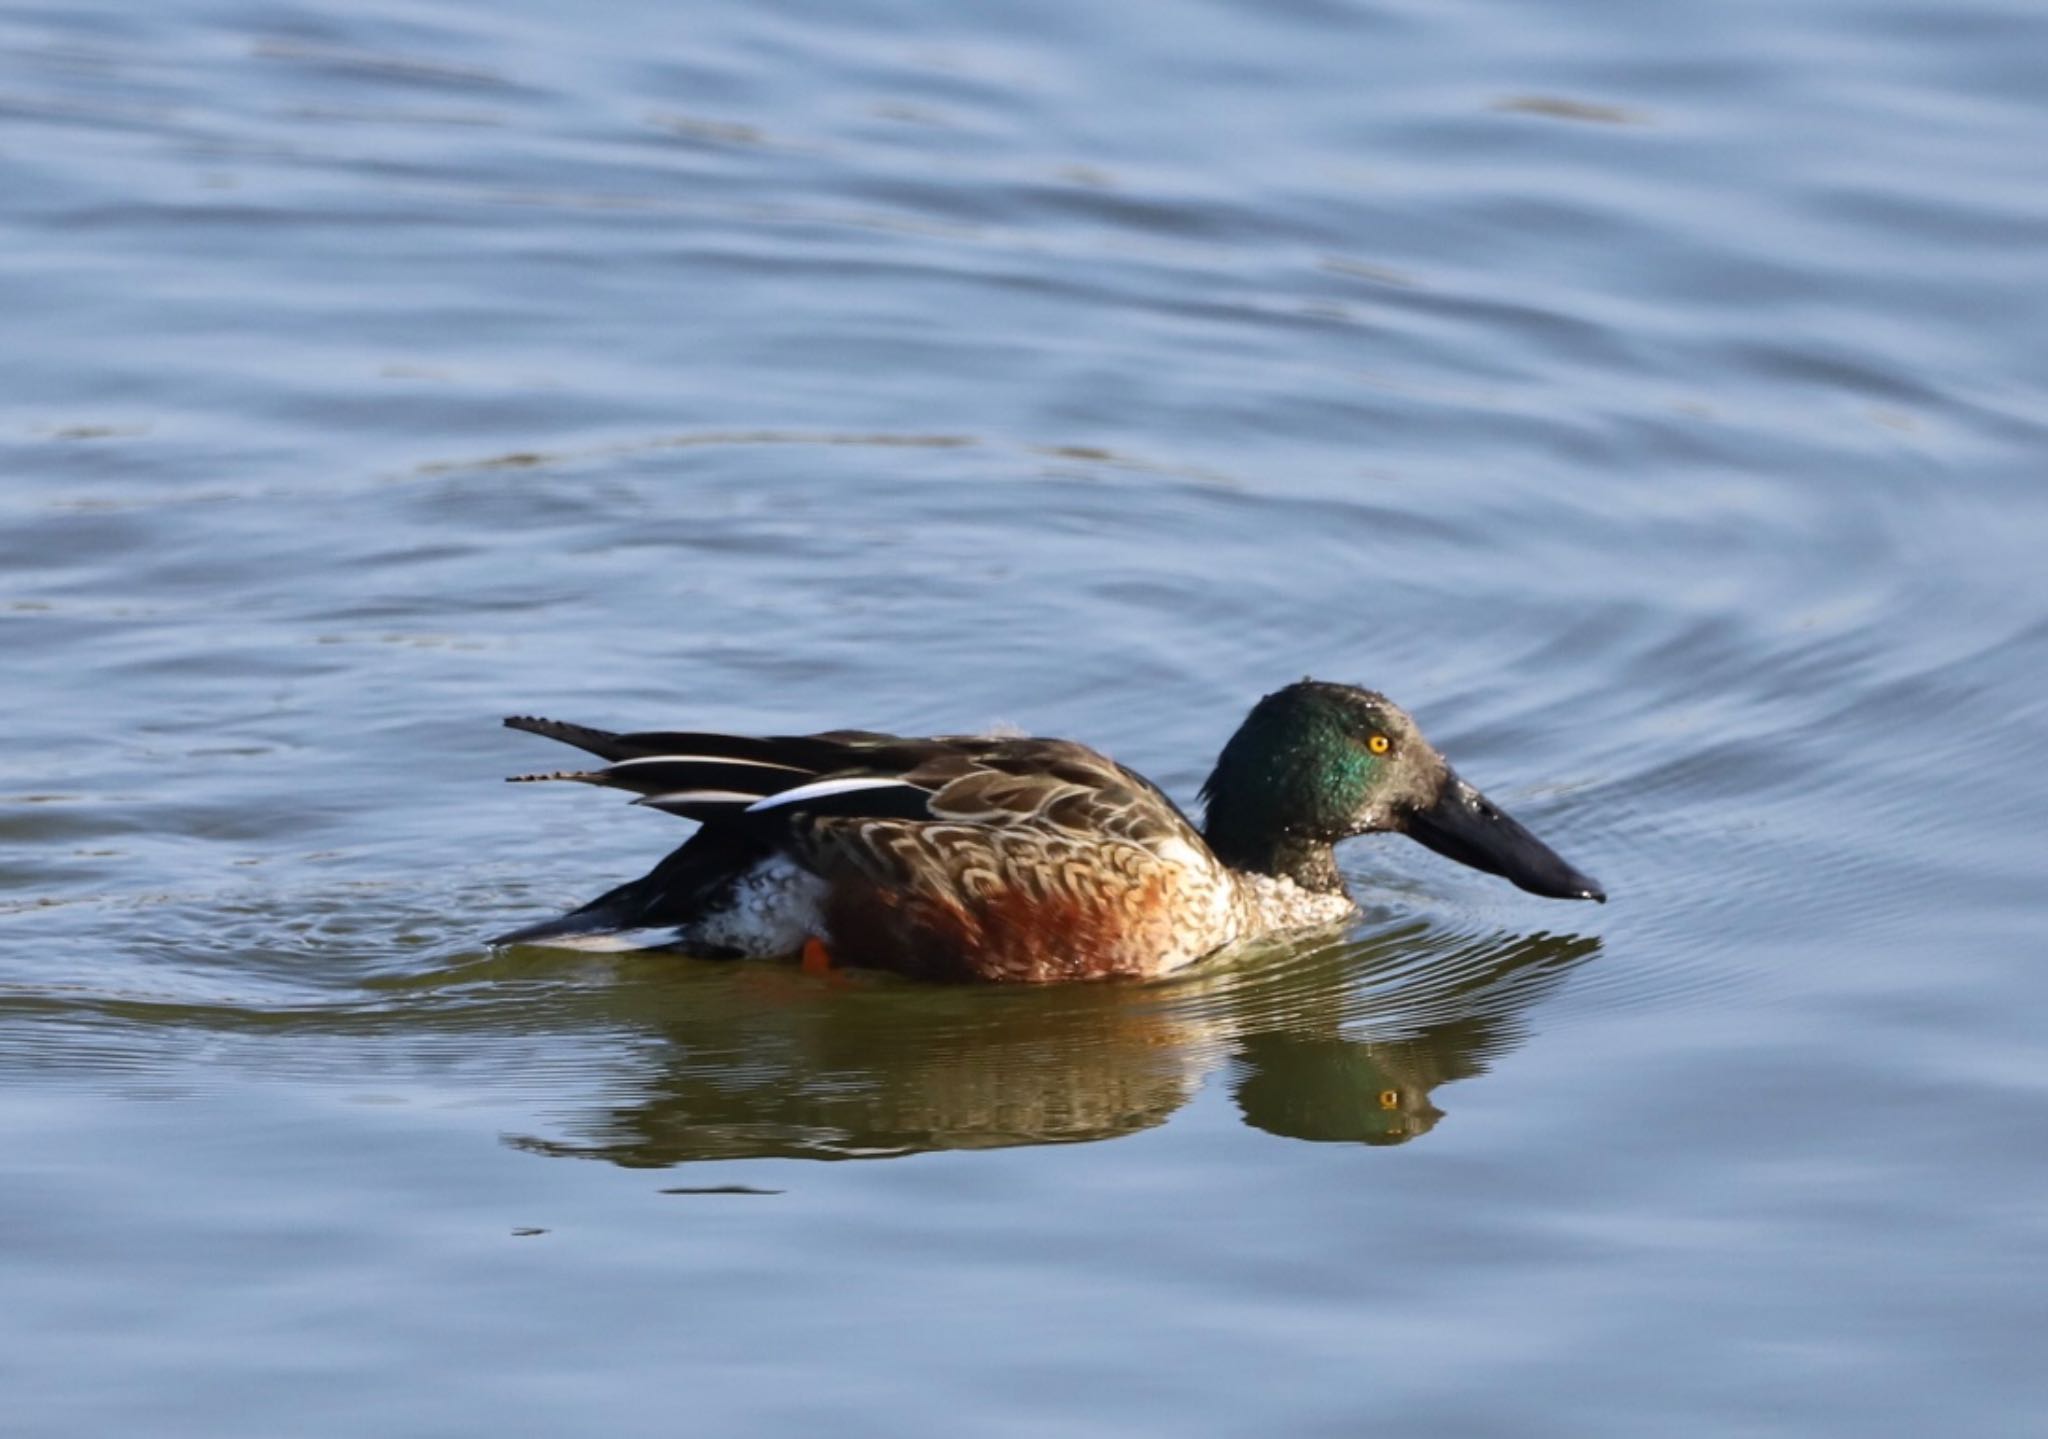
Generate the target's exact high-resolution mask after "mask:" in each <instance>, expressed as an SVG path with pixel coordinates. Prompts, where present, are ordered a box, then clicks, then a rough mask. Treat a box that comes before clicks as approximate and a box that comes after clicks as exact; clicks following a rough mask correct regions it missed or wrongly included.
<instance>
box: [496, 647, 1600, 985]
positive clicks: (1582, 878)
mask: <svg viewBox="0 0 2048 1439" xmlns="http://www.w3.org/2000/svg"><path fill="white" fill-rule="evenodd" d="M505 725H506V726H507V727H508V728H510V729H514V730H520V731H524V732H526V733H529V734H535V735H540V736H543V737H545V738H547V739H552V740H557V741H560V742H562V743H565V744H569V745H573V746H575V747H576V748H578V749H581V750H584V751H585V752H587V753H590V754H593V755H596V756H597V757H598V758H599V759H601V760H604V761H605V764H604V765H603V767H601V768H591V769H577V770H556V771H551V772H547V773H540V774H523V775H515V776H513V777H512V782H514V783H532V782H538V781H568V782H573V783H579V784H588V785H596V786H599V787H602V788H607V789H618V790H625V791H629V792H631V793H632V794H634V795H636V796H637V798H636V799H635V800H634V801H633V802H634V803H636V804H639V805H643V806H645V807H647V808H649V809H655V810H661V811H664V812H666V813H668V814H673V815H678V816H681V817H683V818H685V819H691V820H695V821H697V823H698V828H697V830H696V832H695V833H694V834H692V835H691V836H690V837H689V838H688V839H687V840H685V841H684V842H683V843H682V845H681V846H679V847H678V848H677V849H675V850H674V851H673V852H672V853H670V854H669V855H668V856H667V857H666V858H665V859H663V860H662V861H661V862H660V863H659V864H657V865H656V866H655V867H654V868H653V869H652V870H651V871H649V872H648V873H647V874H645V875H643V876H641V877H640V878H639V879H635V880H631V881H629V882H627V883H625V884H622V885H619V886H618V887H616V888H614V889H610V890H607V891H606V892H605V893H603V894H600V895H598V896H597V897H596V898H595V899H593V900H591V901H590V902H589V903H587V904H583V905H580V906H578V907H577V908H575V909H572V910H570V911H569V912H568V913H566V914H563V915H561V916H559V917H556V918H553V919H547V920H543V921H541V922H540V923H537V924H532V925H528V926H526V927H524V928H520V929H515V930H512V931H510V932H509V933H506V934H501V935H498V936H497V937H496V938H494V939H492V940H491V941H489V942H490V944H492V945H493V946H509V945H548V946H557V947H567V948H578V949H604V950H630V949H665V950H673V951H679V952H682V953H685V954H690V955H696V956H700V957H704V958H755V959H767V958H784V959H799V958H800V959H801V961H802V963H803V966H804V967H805V968H806V969H810V970H813V971H819V970H827V971H829V970H832V969H835V968H841V967H853V968H864V969H879V970H889V971H894V972H896V973H898V974H902V975H907V976H910V977H912V978H918V979H927V980H946V981H978V982H990V983H1013V984H1014V983H1022V984H1041V983H1048V982H1054V981H1062V980H1084V979H1111V978H1123V979H1152V978H1157V977H1160V976H1164V975H1170V974H1174V973H1177V972H1179V971H1182V970H1185V969H1187V968H1189V967H1190V966H1192V965H1195V964H1198V963H1200V962H1202V961H1205V960H1208V959H1210V958H1212V957H1214V956H1217V955H1220V954H1223V953H1224V952H1226V951H1230V950H1233V949H1236V948H1239V947H1240V946H1243V945H1246V944H1247V943H1249V942H1250V941H1253V940H1259V939H1265V938H1269V937H1275V936H1280V935H1284V934H1287V933H1290V932H1294V931H1303V930H1309V929H1315V928H1321V927H1325V926H1331V925H1335V924H1338V923H1340V922H1342V921H1344V920H1346V919H1347V918H1350V917H1352V916H1354V915H1355V914H1356V913H1357V908H1356V903H1355V901H1354V900H1353V898H1352V896H1351V894H1350V893H1349V891H1348V890H1347V889H1346V887H1345V884H1344V879H1343V876H1342V874H1341V873H1340V871H1339V870H1338V867H1337V861H1336V856H1335V848H1336V846H1337V844H1338V843H1340V842H1341V841H1343V840H1346V839H1349V838H1352V837H1353V836H1357V835H1365V834H1375V833H1383V832H1394V833H1400V834H1405V835H1407V836H1408V837H1409V838H1411V839H1414V840H1417V841H1419V842H1420V843H1422V844H1423V845H1425V846H1427V847H1428V848H1430V849H1432V850H1434V851H1436V852H1437V853H1438V854H1440V855H1443V856H1445V857H1447V858H1449V859H1452V860H1456V861H1457V862H1458V863H1460V864H1464V865H1467V866H1470V867H1471V868H1473V869H1477V870H1481V871H1483V872H1486V873H1488V874H1493V875H1498V876H1500V877H1501V878H1503V879H1505V880H1507V881H1508V882H1510V883H1511V884H1514V885H1516V886H1517V887H1519V888H1521V889H1523V890H1526V891H1528V892H1529V893H1531V894H1536V895H1541V896H1545V897H1548V898H1556V899H1579V900H1595V901H1599V902H1603V903H1604V902H1605V900H1606V898H1607V894H1606V891H1605V890H1603V889H1602V888H1601V886H1600V885H1599V884H1598V883H1597V882H1596V881H1594V880H1593V879H1591V878H1589V877H1588V876H1587V875H1585V874H1584V873H1583V872H1581V871H1580V870H1578V869H1576V868H1574V867H1573V866H1572V865H1571V864H1570V863H1568V862H1567V861H1566V860H1565V859H1564V858H1563V857H1561V856H1560V855H1559V854H1557V852H1556V851H1555V850H1553V849H1551V848H1550V847H1549V846H1548V845H1546V844H1544V843H1543V841H1541V840H1539V839H1538V838H1536V836H1535V835H1533V834H1531V833H1530V832H1529V830H1528V829H1526V828H1525V827H1524V826H1523V825H1521V824H1520V823H1519V822H1518V821H1516V820H1515V819H1513V818H1512V817H1511V816H1509V815H1508V814H1507V812H1506V811H1504V810H1502V809H1501V808H1500V807H1499V806H1498V805H1496V804H1494V803H1493V802H1492V801H1491V800H1489V799H1487V798H1486V796H1485V795H1483V794H1482V793H1481V792H1480V791H1479V790H1477V789H1475V788H1474V787H1473V786H1472V785H1471V784H1470V783H1468V782H1467V781H1466V780H1464V779H1463V778H1462V777H1460V776H1459V774H1458V773H1457V771H1455V770H1454V769H1453V768H1452V767H1451V765H1450V763H1449V762H1448V761H1447V760H1446V759H1445V758H1444V757H1443V755H1442V754H1440V753H1439V752H1438V751H1437V749H1436V748H1435V747H1434V746H1433V745H1431V744H1430V743H1429V742H1428V741H1427V740H1426V739H1424V738H1423V736H1422V732H1421V730H1420V728H1419V727H1418V726H1417V725H1416V723H1415V721H1414V719H1413V718H1411V717H1410V716H1409V714H1408V713H1407V712H1406V711H1405V710H1403V709H1402V708H1401V707H1400V706H1398V705H1396V704H1395V703H1394V702H1393V701H1391V700H1389V699H1388V698H1386V696H1384V695H1382V694H1380V693H1378V692H1376V691H1373V690H1369V689H1362V688H1359V687H1357V686H1354V685H1348V684H1339V683H1332V682H1328V681H1323V680H1315V679H1304V680H1302V681H1300V682H1298V683H1295V684H1290V685H1287V686H1285V687H1284V688H1281V689H1279V690H1276V691H1274V692H1273V693H1271V694H1268V695H1266V696H1265V697H1264V698H1262V699H1261V700H1259V702H1258V703H1257V704H1256V705H1254V706H1253V708H1252V710H1251V712H1250V714H1248V715H1247V716H1246V717H1245V719H1244V722H1243V723H1242V724H1241V725H1239V726H1238V728H1237V730H1236V732H1235V733H1234V734H1232V735H1231V737H1230V739H1229V741H1228V742H1227V743H1226V744H1225V745H1224V746H1223V751H1222V753H1221V754H1220V755H1219V756H1218V757H1217V760H1216V764H1215V768H1214V769H1213V770H1212V771H1211V773H1210V775H1209V777H1208V780H1207V782H1206V783H1205V784H1204V785H1203V786H1202V791H1201V798H1202V799H1203V801H1204V803H1205V805H1206V809H1205V812H1204V817H1203V822H1202V823H1201V824H1200V825H1199V826H1197V825H1196V824H1195V822H1194V821H1193V820H1191V819H1190V818H1189V817H1188V816H1187V815H1186V814H1185V813H1184V812H1183V811H1182V810H1181V809H1180V807H1179V806H1178V805H1176V804H1175V803H1174V802H1173V800H1172V799H1170V798H1169V797H1168V796H1167V795H1166V793H1165V792H1164V791H1163V790H1161V789H1160V788H1159V787H1158V786H1157V785H1155V784H1153V783H1152V782H1151V781H1150V780H1147V779H1146V778H1145V777H1144V776H1142V775H1140V774H1138V773H1136V772H1135V771H1133V770H1130V769H1127V768H1125V767H1124V766H1123V765H1121V764H1118V763H1117V762H1116V761H1114V760H1112V759H1110V758H1109V757H1108V756H1106V755H1104V754H1102V753H1100V752H1099V751H1097V750H1094V749H1091V748H1090V747H1088V746H1087V745H1084V744H1080V743H1077V742H1075V741H1073V740H1065V739H1044V738H1032V737H1019V736H1014V735H965V734H963V735H937V736H931V737H923V738H912V737H905V736H901V735H894V734H884V733H879V732H876V731H871V730H828V731H825V732H823V733H820V734H806V735H777V736H756V735H733V734H713V733H704V732H695V731H645V732H638V733H616V732H613V731H610V730H601V729H593V728H590V727H588V726H585V725H580V724H570V723H566V722H563V721H559V720H550V719H541V718H537V717H533V716H528V715H514V716H510V717H508V718H507V719H506V720H505Z"/></svg>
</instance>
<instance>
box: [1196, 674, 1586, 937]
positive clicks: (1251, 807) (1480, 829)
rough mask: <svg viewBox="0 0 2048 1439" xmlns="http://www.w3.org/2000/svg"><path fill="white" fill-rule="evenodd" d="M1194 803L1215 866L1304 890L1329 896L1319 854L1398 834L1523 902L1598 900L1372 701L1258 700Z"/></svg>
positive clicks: (1326, 696)
mask: <svg viewBox="0 0 2048 1439" xmlns="http://www.w3.org/2000/svg"><path fill="white" fill-rule="evenodd" d="M1202 795H1203V798H1205V799H1206V800H1207V801H1208V805H1209V810H1208V818H1207V822H1206V823H1205V825H1204V827H1203V833H1204V834H1205V835H1206V837H1207V838H1208V841H1209V847H1210V848H1211V849H1213V850H1215V851H1216V854H1217V857H1218V858H1220V859H1221V860H1223V862H1224V863H1226V864H1229V865H1231V866H1233V867H1235V868H1237V869H1244V870H1253V871H1257V872H1259V873H1262V874H1284V875H1287V876H1289V877H1291V878H1292V879H1294V880H1295V881H1296V882H1298V883H1301V884H1305V885H1308V886H1310V887H1311V888H1316V889H1336V888H1338V887H1340V883H1339V880H1338V877H1337V867H1336V862H1335V860H1334V859H1333V858H1332V857H1331V854H1330V846H1331V845H1333V844H1335V843H1336V842H1337V841H1338V840H1341V839H1347V838H1349V837H1350V836H1352V835H1355V834H1371V833H1374V832H1376V831H1380V830H1398V831H1400V832H1401V833H1403V834H1406V835H1408V836H1409V837H1411V838H1413V839H1416V840H1419V841H1420V842H1421V843H1423V844H1426V845H1428V846H1429V847H1430V848H1431V849H1433V850H1435V851H1436V852H1437V853H1438V854H1441V855H1445V856H1447V857H1449V858H1451V859H1455V860H1457V861H1458V862H1459V863H1460V864H1468V865H1471V866H1472V867H1473V868H1474V869H1482V870H1485V871H1486V872H1487V873H1489V874H1497V875H1500V876H1502V877H1503V878H1505V879H1508V880H1510V881H1512V882H1513V883H1514V884H1516V885H1518V886H1520V887H1521V888H1523V889H1526V890H1528V891H1529V892H1530V893H1532V894H1541V895H1548V896H1550V897H1551V898H1554V899H1595V900H1605V899H1606V898H1607V895H1606V892H1605V891H1603V890H1602V889H1601V888H1600V886H1599V884H1598V883H1596V882H1595V881H1593V880H1592V879H1589V878H1588V877H1587V876H1585V875H1583V874H1581V873H1580V872H1579V871H1578V870H1576V869H1574V868H1572V867H1571V865H1569V864H1567V863H1566V862H1565V861H1564V860H1563V859H1562V858H1561V857H1560V856H1559V855H1558V854H1557V852H1556V851H1555V850H1553V849H1551V848H1550V847H1549V846H1548V845H1546V844H1544V843H1543V841H1542V840H1540V839H1538V838H1536V836H1535V835H1533V834H1531V833H1529V831H1528V830H1526V829H1524V828H1523V827H1522V826H1521V825H1520V824H1518V823H1516V822H1515V820H1513V819H1512V818H1510V817H1509V816H1508V814H1507V813H1506V812H1505V811H1503V810H1501V809H1500V808H1499V807H1498V806H1496V805H1495V804H1494V803H1493V802H1492V801H1490V800H1488V799H1487V798H1486V796H1485V795H1483V794H1481V793H1480V792H1479V791H1478V790H1476V789H1474V788H1473V787H1472V786H1471V785H1469V784H1467V783H1466V782H1465V781H1464V780H1462V779H1460V778H1459V777H1458V774H1457V772H1456V771H1455V770H1453V769H1452V768H1451V766H1450V764H1449V763H1448V762H1447V761H1446V760H1445V759H1444V757H1443V756H1442V755H1440V754H1438V753H1437V751H1436V749H1435V747H1434V746H1432V745H1431V744H1430V743H1429V741H1427V740H1425V739H1424V738H1423V737H1422V732H1421V731H1420V730H1419V729H1417V728H1416V726H1415V721H1414V720H1412V719H1410V718H1409V717H1408V714H1407V712H1406V711H1405V710H1403V709H1402V708H1401V707H1400V706H1399V705H1397V704H1395V703H1394V702H1393V701H1392V700H1389V699H1388V698H1387V697H1386V696H1384V695H1380V694H1375V693H1374V692H1373V691H1371V690H1362V689H1357V688H1355V687H1353V686H1351V685H1339V684H1326V683H1324V682H1322V681H1320V680H1303V681H1301V682H1300V683H1299V684H1291V685H1289V686H1287V688H1285V689H1283V690H1276V691H1275V692H1274V693H1272V694H1269V695H1267V696H1266V697H1265V698H1264V699H1262V700H1260V701H1259V702H1258V704H1257V705H1256V706H1255V707H1254V708H1253V709H1252V712H1251V713H1250V714H1249V715H1247V716H1246V717H1245V721H1244V723H1243V724H1242V725H1240V726H1238V730H1237V733H1236V734H1234V735H1232V736H1231V737H1230V742H1229V743H1228V744H1226V745H1225V746H1224V747H1223V753H1222V755H1220V756H1219V757H1218V758H1217V760H1216V769H1215V772H1214V773H1212V774H1211V775H1210V776H1209V782H1208V783H1207V784H1205V785H1204V786H1203V787H1202Z"/></svg>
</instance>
